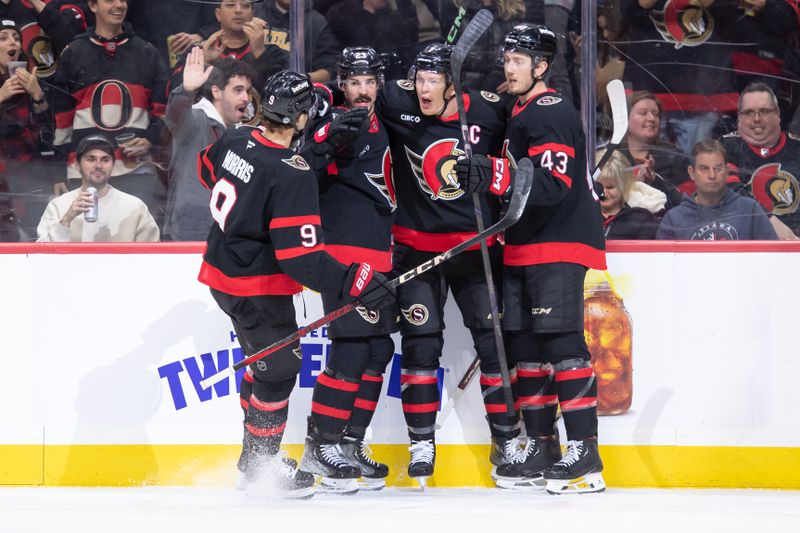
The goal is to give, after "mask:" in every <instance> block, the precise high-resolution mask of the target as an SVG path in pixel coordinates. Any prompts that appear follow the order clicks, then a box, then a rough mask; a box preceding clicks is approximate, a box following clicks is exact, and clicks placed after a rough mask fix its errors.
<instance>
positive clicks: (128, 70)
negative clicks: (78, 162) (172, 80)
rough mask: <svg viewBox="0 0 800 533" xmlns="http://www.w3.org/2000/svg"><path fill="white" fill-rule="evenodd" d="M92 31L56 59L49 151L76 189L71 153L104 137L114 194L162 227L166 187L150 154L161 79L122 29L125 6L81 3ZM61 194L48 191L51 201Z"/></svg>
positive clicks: (157, 131) (160, 68)
mask: <svg viewBox="0 0 800 533" xmlns="http://www.w3.org/2000/svg"><path fill="white" fill-rule="evenodd" d="M88 6H89V9H90V10H91V11H92V12H93V13H94V14H95V19H96V22H97V25H96V27H93V28H89V30H88V31H87V32H86V33H84V34H82V35H80V36H78V37H77V38H76V39H75V40H74V41H72V43H71V44H70V45H69V47H68V48H67V49H66V50H65V51H64V53H63V54H62V56H61V60H60V63H59V68H58V70H57V72H56V79H55V82H54V83H55V91H54V94H53V106H54V110H55V114H56V136H55V142H54V145H55V148H56V151H57V155H58V156H59V157H60V159H62V160H66V161H67V162H68V164H67V178H68V179H70V180H72V184H73V187H74V186H77V185H78V184H79V183H80V181H79V180H80V175H79V174H78V173H77V167H76V166H75V165H72V164H71V163H73V162H74V161H75V153H74V147H75V146H77V145H78V143H79V142H80V141H81V140H82V139H83V138H84V137H86V136H88V135H91V134H93V133H99V132H104V133H106V134H108V135H109V136H113V138H114V140H115V141H116V143H117V147H118V149H119V155H118V157H117V158H116V162H115V166H114V169H113V171H112V174H111V176H112V177H111V183H112V184H113V185H114V187H116V188H117V189H120V190H123V191H125V192H128V193H129V194H133V195H134V196H136V197H137V198H140V199H141V200H142V201H144V203H145V204H146V205H147V206H148V208H149V209H150V211H151V213H153V216H154V217H155V218H156V220H157V221H161V220H163V215H164V203H165V199H166V187H165V186H164V183H163V182H162V181H161V179H160V177H159V175H158V167H157V164H156V162H154V161H153V160H152V154H151V150H152V149H153V147H154V146H155V147H157V146H158V145H159V143H160V142H161V136H162V133H163V129H164V123H163V117H164V109H165V107H166V106H165V104H166V96H167V95H166V84H167V77H168V75H169V71H168V70H167V66H166V64H165V63H164V61H163V60H162V59H161V56H160V55H159V53H158V51H157V50H156V49H155V47H154V46H153V45H152V44H150V43H148V42H146V41H145V40H143V39H141V38H140V37H137V36H136V34H135V33H134V32H133V28H132V27H131V25H130V24H129V23H127V22H124V20H125V15H126V13H127V3H126V2H125V0H88ZM66 189H67V186H66V183H64V182H58V183H56V185H55V187H54V190H55V192H56V194H62V193H64V192H65V191H66Z"/></svg>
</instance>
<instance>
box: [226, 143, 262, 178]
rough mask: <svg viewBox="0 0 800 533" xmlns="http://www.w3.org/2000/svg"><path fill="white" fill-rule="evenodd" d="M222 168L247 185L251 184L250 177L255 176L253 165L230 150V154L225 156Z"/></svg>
mask: <svg viewBox="0 0 800 533" xmlns="http://www.w3.org/2000/svg"><path fill="white" fill-rule="evenodd" d="M222 168H224V169H225V170H227V171H228V172H230V173H231V174H233V175H234V176H236V177H237V178H239V179H240V180H242V181H243V182H245V183H249V182H250V177H251V176H252V174H253V170H255V169H254V168H253V165H251V164H250V163H248V162H247V161H246V160H245V159H244V158H242V157H239V156H238V155H236V154H235V153H233V152H231V151H230V150H228V153H227V154H225V160H224V161H222Z"/></svg>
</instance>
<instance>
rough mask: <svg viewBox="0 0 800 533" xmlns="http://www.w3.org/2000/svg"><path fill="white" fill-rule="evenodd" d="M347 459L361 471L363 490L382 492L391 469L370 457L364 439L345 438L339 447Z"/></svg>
mask: <svg viewBox="0 0 800 533" xmlns="http://www.w3.org/2000/svg"><path fill="white" fill-rule="evenodd" d="M339 447H340V448H341V450H342V453H344V456H345V459H347V461H348V462H349V463H350V464H351V465H353V466H356V467H358V469H359V470H361V478H360V479H359V483H358V486H359V488H360V489H361V490H381V489H382V488H384V487H385V486H386V476H388V475H389V467H388V466H386V465H385V464H383V463H379V462H377V461H375V460H374V459H372V457H370V453H372V452H371V450H370V449H369V447H368V446H367V445H366V444H364V440H363V439H357V438H355V437H345V438H344V440H342V443H341V444H340V445H339Z"/></svg>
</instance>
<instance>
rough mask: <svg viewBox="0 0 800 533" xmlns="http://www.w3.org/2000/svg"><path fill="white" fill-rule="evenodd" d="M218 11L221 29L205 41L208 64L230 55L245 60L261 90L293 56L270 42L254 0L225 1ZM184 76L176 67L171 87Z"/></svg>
mask: <svg viewBox="0 0 800 533" xmlns="http://www.w3.org/2000/svg"><path fill="white" fill-rule="evenodd" d="M215 14H216V17H217V21H218V22H219V30H218V31H216V32H215V33H213V34H211V36H210V37H209V38H208V39H206V41H205V42H204V43H202V47H203V54H204V57H205V62H206V64H213V63H214V62H215V61H217V60H218V59H224V58H227V57H230V58H233V59H241V60H242V61H244V62H245V63H248V64H249V65H250V66H251V67H252V68H253V70H255V73H256V77H255V78H254V79H253V85H255V86H256V87H257V88H258V90H260V89H261V88H263V87H264V85H265V84H266V82H267V78H269V77H270V76H272V75H273V74H275V73H276V72H278V71H280V70H284V69H286V68H288V66H289V55H288V54H287V53H286V52H285V51H284V50H282V49H281V48H280V47H278V46H276V45H274V44H269V43H267V42H266V33H265V31H266V27H267V23H266V22H264V20H263V19H260V18H258V17H254V16H253V2H252V1H251V0H223V1H221V2H220V3H219V6H218V7H217V8H216V10H215ZM182 61H185V60H182ZM180 75H181V74H180V69H179V70H176V71H175V73H174V74H173V76H172V82H171V83H170V89H172V87H174V86H175V85H177V84H178V83H180Z"/></svg>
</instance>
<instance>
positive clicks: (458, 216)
mask: <svg viewBox="0 0 800 533" xmlns="http://www.w3.org/2000/svg"><path fill="white" fill-rule="evenodd" d="M464 104H465V109H466V113H467V123H468V124H469V136H470V141H471V144H472V149H473V151H474V152H475V153H476V154H491V155H499V153H500V151H501V149H502V144H503V132H504V128H505V108H504V106H503V104H502V103H501V101H500V98H499V97H498V96H497V95H496V94H494V93H490V92H487V91H480V92H475V93H468V94H466V95H465V96H464ZM376 109H377V113H378V116H379V117H380V120H381V122H382V123H383V124H384V125H385V126H386V129H387V130H388V132H389V141H390V144H391V148H392V164H393V171H394V182H395V190H396V192H397V219H396V221H395V225H394V227H393V233H394V238H395V240H396V241H397V242H400V243H403V244H405V245H407V246H410V247H412V248H414V249H416V250H421V251H425V252H444V251H446V250H449V249H450V248H452V247H453V246H456V245H458V244H460V243H462V242H464V241H465V240H467V239H469V238H471V237H473V236H474V235H475V234H476V233H477V231H476V230H477V224H476V220H475V209H474V206H473V203H472V198H471V196H470V195H468V194H466V193H465V192H464V190H463V189H461V187H460V185H459V183H458V180H457V178H456V176H455V163H456V160H457V159H458V158H459V157H461V156H463V155H464V142H463V140H462V138H461V126H460V124H459V120H458V114H457V113H454V114H452V115H450V116H444V117H429V116H425V115H423V114H422V112H421V111H420V109H419V103H418V100H417V94H416V92H415V91H414V84H413V82H411V81H409V80H397V81H393V82H390V83H388V84H387V85H386V86H385V87H383V89H381V92H380V93H379V94H378V100H377V103H376ZM481 204H482V213H483V220H484V225H485V226H487V227H488V226H490V225H492V224H493V223H494V221H495V220H496V218H497V212H498V204H497V202H494V201H488V200H487V198H486V197H483V198H482V200H481ZM493 242H494V239H491V240H490V241H489V243H490V244H491V243H493ZM477 248H478V245H476V247H475V249H477Z"/></svg>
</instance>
